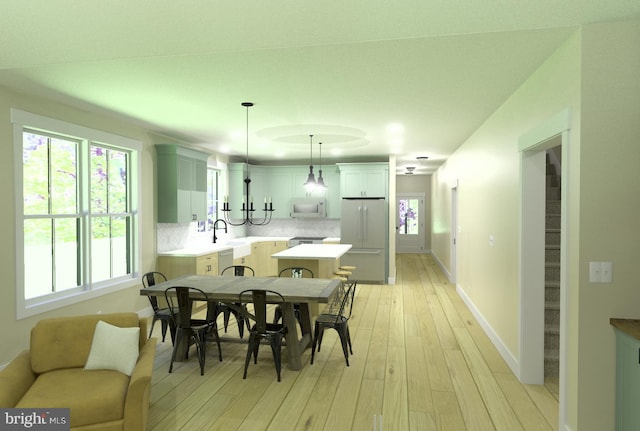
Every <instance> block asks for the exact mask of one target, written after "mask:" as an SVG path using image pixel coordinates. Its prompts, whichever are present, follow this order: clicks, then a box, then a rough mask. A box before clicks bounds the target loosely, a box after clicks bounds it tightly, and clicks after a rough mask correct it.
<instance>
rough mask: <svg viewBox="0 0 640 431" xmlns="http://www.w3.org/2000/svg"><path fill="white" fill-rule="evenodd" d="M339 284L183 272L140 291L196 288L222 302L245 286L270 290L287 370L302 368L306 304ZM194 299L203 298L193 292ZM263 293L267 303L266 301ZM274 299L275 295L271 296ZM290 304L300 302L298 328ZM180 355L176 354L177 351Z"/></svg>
mask: <svg viewBox="0 0 640 431" xmlns="http://www.w3.org/2000/svg"><path fill="white" fill-rule="evenodd" d="M339 285H340V280H336V279H322V278H289V277H282V278H280V277H236V276H220V275H184V276H182V277H178V278H174V279H171V280H168V281H166V282H163V283H158V284H156V285H154V286H150V287H147V288H144V289H141V290H140V295H143V296H149V295H151V296H164V292H165V290H166V289H167V288H168V287H176V286H185V287H196V288H198V289H200V290H202V291H203V292H205V293H206V295H207V298H206V300H208V301H218V302H223V303H226V304H230V305H232V304H234V303H237V302H238V295H239V294H240V292H242V291H243V290H247V289H262V290H273V291H275V292H278V293H279V294H280V295H282V297H283V298H284V300H285V302H284V303H283V304H282V311H283V313H282V314H283V318H282V320H283V324H284V326H285V327H286V328H287V335H286V336H285V340H286V350H287V367H288V368H289V369H291V370H300V369H301V368H302V353H303V352H304V350H305V349H306V348H307V347H308V346H310V345H311V340H312V336H313V335H312V330H311V317H312V316H311V312H310V304H322V303H328V302H329V300H330V299H331V298H332V296H333V295H334V292H335V291H336V289H337V288H338V286H339ZM192 299H194V300H203V301H204V300H205V298H201V297H198V295H196V294H194V296H193V298H192ZM269 299H270V298H269V296H267V302H268V301H269ZM272 299H273V300H274V301H277V300H278V299H279V298H276V297H274V298H272ZM294 304H300V307H299V311H300V327H301V333H300V332H299V331H298V326H297V322H298V320H297V319H296V316H295V313H294ZM187 348H188V346H187V345H186V344H185V345H183V346H178V349H179V350H178V355H177V357H178V358H182V357H184V353H186V349H187ZM181 352H182V353H183V354H180V353H181Z"/></svg>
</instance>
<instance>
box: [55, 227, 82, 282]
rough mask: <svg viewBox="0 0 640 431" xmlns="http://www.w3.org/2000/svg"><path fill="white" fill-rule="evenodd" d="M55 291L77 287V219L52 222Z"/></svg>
mask: <svg viewBox="0 0 640 431" xmlns="http://www.w3.org/2000/svg"><path fill="white" fill-rule="evenodd" d="M54 226H55V231H54V238H55V246H54V262H55V280H56V282H55V286H54V288H55V291H56V292H61V291H63V290H67V289H73V288H74V287H78V286H79V284H80V283H79V280H80V271H79V253H80V250H79V247H80V242H79V237H80V228H79V226H80V221H79V219H77V218H64V219H56V220H55V221H54Z"/></svg>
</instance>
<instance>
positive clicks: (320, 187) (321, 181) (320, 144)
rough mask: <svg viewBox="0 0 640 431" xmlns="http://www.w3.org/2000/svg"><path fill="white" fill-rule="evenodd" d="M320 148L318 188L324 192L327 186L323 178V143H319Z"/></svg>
mask: <svg viewBox="0 0 640 431" xmlns="http://www.w3.org/2000/svg"><path fill="white" fill-rule="evenodd" d="M318 147H319V149H320V159H319V160H320V163H319V165H320V169H318V183H317V184H318V185H317V188H318V189H319V190H323V189H325V188H326V187H327V185H326V184H325V183H324V178H322V142H318Z"/></svg>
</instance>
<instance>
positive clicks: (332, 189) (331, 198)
mask: <svg viewBox="0 0 640 431" xmlns="http://www.w3.org/2000/svg"><path fill="white" fill-rule="evenodd" d="M323 177H324V178H325V184H326V185H327V188H326V189H325V191H324V197H325V198H326V200H327V218H340V213H341V212H342V196H341V195H340V174H339V173H338V172H337V171H336V170H335V169H327V171H326V172H324V175H323Z"/></svg>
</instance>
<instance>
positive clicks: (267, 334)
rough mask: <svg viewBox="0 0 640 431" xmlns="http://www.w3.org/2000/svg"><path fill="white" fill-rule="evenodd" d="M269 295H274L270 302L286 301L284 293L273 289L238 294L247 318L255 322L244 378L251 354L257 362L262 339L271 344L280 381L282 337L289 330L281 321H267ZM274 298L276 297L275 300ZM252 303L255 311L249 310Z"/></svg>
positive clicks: (251, 329) (252, 328)
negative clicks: (281, 293)
mask: <svg viewBox="0 0 640 431" xmlns="http://www.w3.org/2000/svg"><path fill="white" fill-rule="evenodd" d="M267 296H271V297H272V299H271V300H270V301H269V303H276V304H280V305H281V304H283V303H284V302H285V301H284V298H283V297H282V295H280V294H279V293H278V292H274V291H272V290H262V289H248V290H244V291H242V292H240V294H239V295H238V302H239V303H240V304H241V305H242V307H243V308H242V309H243V311H244V314H245V316H246V318H248V319H250V320H253V321H254V322H255V323H254V324H253V326H251V328H250V329H249V346H248V348H247V357H246V359H245V362H244V374H243V376H242V378H243V379H246V378H247V369H248V368H249V361H250V360H251V355H252V354H253V361H254V364H257V363H258V349H259V348H260V342H261V341H262V340H266V341H268V342H269V345H270V346H271V352H272V353H273V361H274V363H275V366H276V373H277V375H278V381H280V371H281V368H282V338H283V337H284V336H285V335H286V333H287V330H286V328H285V326H284V325H283V324H281V323H268V322H267ZM273 298H276V299H275V300H274V299H273ZM250 304H252V305H253V313H251V312H249V307H248V305H250Z"/></svg>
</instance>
